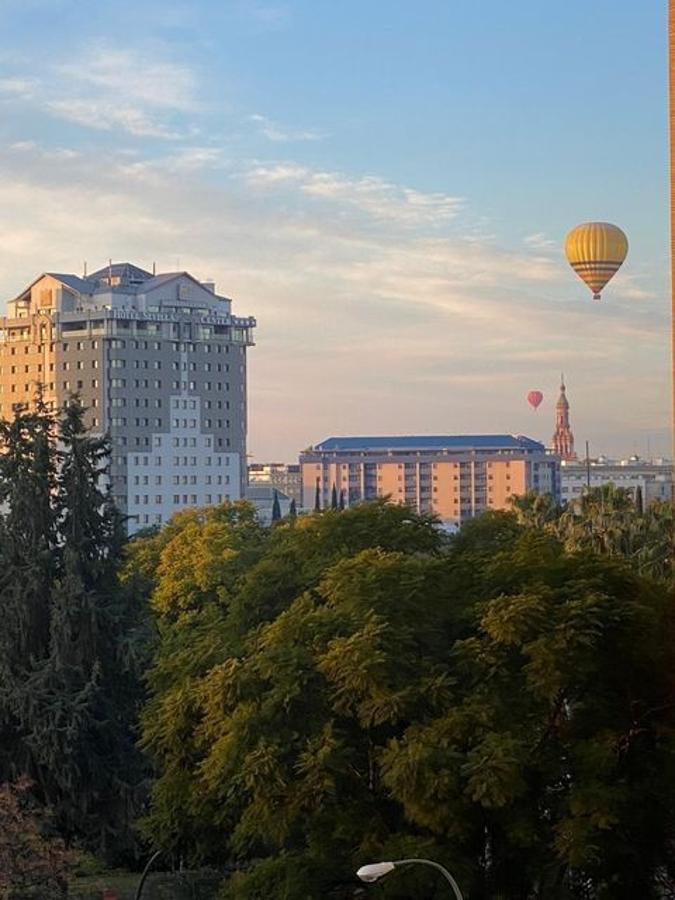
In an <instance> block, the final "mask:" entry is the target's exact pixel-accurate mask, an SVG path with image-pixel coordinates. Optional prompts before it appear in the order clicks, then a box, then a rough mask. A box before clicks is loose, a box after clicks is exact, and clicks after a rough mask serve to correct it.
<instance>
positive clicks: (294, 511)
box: [288, 497, 298, 519]
mask: <svg viewBox="0 0 675 900" xmlns="http://www.w3.org/2000/svg"><path fill="white" fill-rule="evenodd" d="M297 517H298V507H297V504H296V502H295V497H291V503H290V506H289V507H288V518H289V519H297Z"/></svg>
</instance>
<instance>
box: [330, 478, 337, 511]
mask: <svg viewBox="0 0 675 900" xmlns="http://www.w3.org/2000/svg"><path fill="white" fill-rule="evenodd" d="M330 508H331V509H337V508H338V494H337V488H336V487H335V483H333V489H332V490H331V493H330Z"/></svg>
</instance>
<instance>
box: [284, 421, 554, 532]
mask: <svg viewBox="0 0 675 900" xmlns="http://www.w3.org/2000/svg"><path fill="white" fill-rule="evenodd" d="M300 466H301V469H302V491H303V507H304V508H305V509H312V508H313V507H314V503H315V496H316V492H317V489H318V494H319V500H320V504H321V507H322V508H326V507H328V506H330V504H331V497H332V494H333V486H335V490H336V494H337V495H338V496H339V495H340V493H342V496H343V498H344V502H345V505H346V506H353V505H354V504H355V503H360V502H362V501H364V500H371V499H374V498H376V497H383V496H387V495H389V496H391V498H392V500H393V501H394V502H396V503H402V504H407V505H408V506H410V507H411V508H412V509H414V510H416V511H417V512H419V513H433V514H435V515H437V516H438V517H439V518H440V519H441V520H442V521H443V522H444V523H446V524H447V525H450V526H456V525H461V524H462V522H464V521H466V520H467V519H470V518H473V517H474V516H477V515H479V514H480V513H482V512H484V511H485V510H488V509H506V508H507V507H508V505H509V498H510V497H511V496H513V495H514V494H515V495H520V494H524V493H526V492H527V491H537V492H538V493H541V494H552V495H553V496H554V497H555V498H556V499H559V497H560V480H559V479H560V461H559V460H558V459H557V458H556V457H553V456H551V455H549V454H547V452H546V449H545V448H544V445H543V444H540V443H539V442H538V441H534V440H532V439H531V438H527V437H523V436H521V435H519V436H517V437H516V436H513V435H508V434H498V435H442V436H429V435H412V436H406V437H331V438H328V439H327V440H325V441H322V442H321V443H319V444H316V445H315V446H313V447H310V448H308V449H307V450H304V451H303V452H302V453H301V454H300Z"/></svg>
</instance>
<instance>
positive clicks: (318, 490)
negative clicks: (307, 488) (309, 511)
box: [314, 478, 321, 512]
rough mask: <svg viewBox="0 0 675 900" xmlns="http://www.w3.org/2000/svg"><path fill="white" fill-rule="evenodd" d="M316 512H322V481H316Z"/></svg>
mask: <svg viewBox="0 0 675 900" xmlns="http://www.w3.org/2000/svg"><path fill="white" fill-rule="evenodd" d="M314 512H321V486H320V479H319V478H317V479H316V486H315V488H314Z"/></svg>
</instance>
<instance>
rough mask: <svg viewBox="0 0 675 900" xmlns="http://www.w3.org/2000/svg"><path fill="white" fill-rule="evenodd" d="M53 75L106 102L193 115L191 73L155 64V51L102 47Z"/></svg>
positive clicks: (177, 66)
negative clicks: (97, 94)
mask: <svg viewBox="0 0 675 900" xmlns="http://www.w3.org/2000/svg"><path fill="white" fill-rule="evenodd" d="M55 70H56V72H57V74H60V75H61V76H64V77H65V78H67V79H70V80H72V81H73V82H75V83H77V84H80V85H90V86H91V87H93V88H96V89H98V91H100V92H102V94H103V95H104V96H106V97H107V98H108V99H113V98H117V99H119V100H120V101H121V102H122V103H125V104H128V103H136V104H138V105H139V106H140V107H142V108H150V109H166V110H180V111H182V112H194V110H195V108H196V106H197V99H196V92H197V84H196V78H195V75H194V73H193V72H192V70H191V69H190V68H189V67H188V66H186V65H184V64H178V63H175V62H169V61H158V60H157V58H156V50H153V51H152V52H148V53H143V52H142V51H141V50H139V49H124V48H123V49H120V48H117V47H109V46H107V45H106V44H104V43H101V44H99V45H98V46H96V47H93V48H91V49H90V50H88V51H87V52H85V53H84V54H83V55H82V56H80V57H79V58H78V59H77V61H75V62H67V63H61V64H60V65H57V66H56V67H55Z"/></svg>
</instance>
